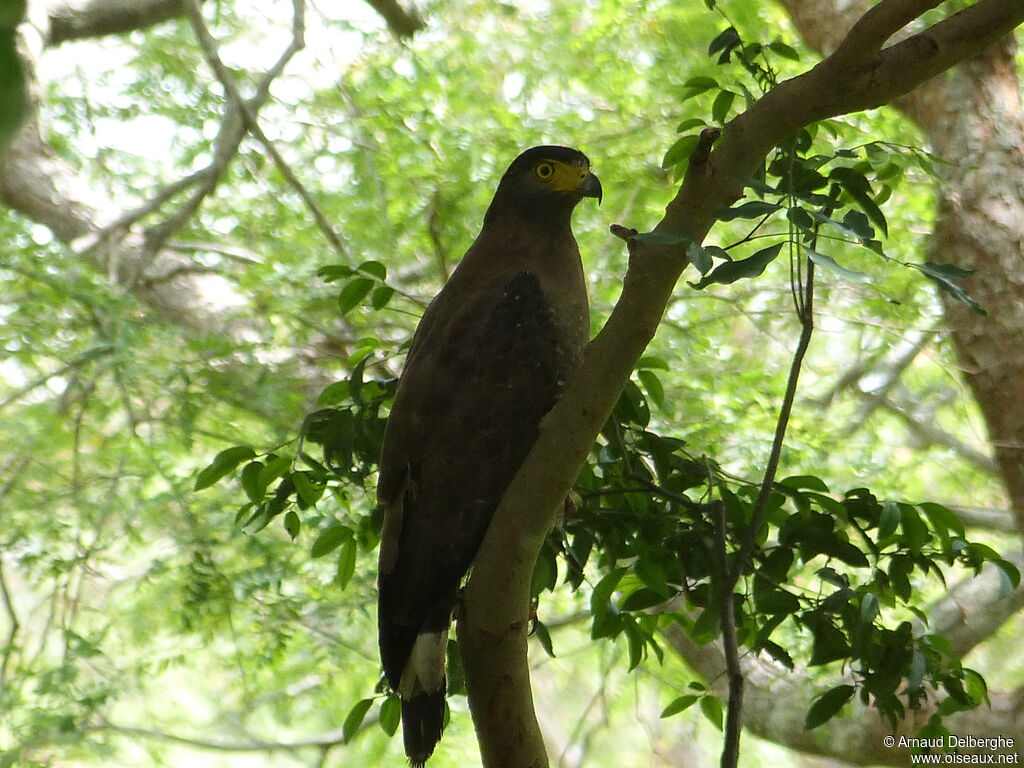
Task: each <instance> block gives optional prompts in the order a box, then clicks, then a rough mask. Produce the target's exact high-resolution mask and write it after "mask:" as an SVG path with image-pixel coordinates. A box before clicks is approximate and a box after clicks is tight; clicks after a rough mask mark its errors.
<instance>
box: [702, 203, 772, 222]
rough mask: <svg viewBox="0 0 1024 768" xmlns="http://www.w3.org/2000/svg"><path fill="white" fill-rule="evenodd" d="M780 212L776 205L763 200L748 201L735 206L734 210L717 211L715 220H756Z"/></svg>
mask: <svg viewBox="0 0 1024 768" xmlns="http://www.w3.org/2000/svg"><path fill="white" fill-rule="evenodd" d="M779 210H782V206H781V205H779V204H778V203H769V202H766V201H764V200H749V201H748V202H746V203H742V204H740V205H737V206H736V207H735V208H727V209H726V210H724V211H719V212H718V213H717V214H716V215H715V218H716V219H718V220H719V221H733V220H735V219H758V218H760V217H762V216H768V215H770V214H772V213H775V212H776V211H779Z"/></svg>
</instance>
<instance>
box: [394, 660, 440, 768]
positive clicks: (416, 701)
mask: <svg viewBox="0 0 1024 768" xmlns="http://www.w3.org/2000/svg"><path fill="white" fill-rule="evenodd" d="M444 694H445V680H444V678H441V687H440V688H438V689H437V690H436V691H431V692H425V693H418V694H416V695H415V696H413V697H412V698H411V699H402V738H403V740H404V741H405V754H406V756H407V757H408V758H409V764H410V765H411V766H412V767H413V768H423V764H424V763H425V762H426V761H427V758H428V757H430V756H431V754H433V752H434V747H435V746H437V742H438V741H440V740H441V731H443V730H444Z"/></svg>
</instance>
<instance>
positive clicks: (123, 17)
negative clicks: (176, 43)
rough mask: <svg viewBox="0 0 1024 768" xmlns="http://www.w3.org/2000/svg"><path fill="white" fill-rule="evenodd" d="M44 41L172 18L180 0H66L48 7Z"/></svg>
mask: <svg viewBox="0 0 1024 768" xmlns="http://www.w3.org/2000/svg"><path fill="white" fill-rule="evenodd" d="M47 11H48V16H49V19H48V21H49V26H50V28H49V30H48V33H47V36H46V43H47V45H50V46H56V45H60V44H61V43H66V42H69V41H71V40H82V39H85V38H89V37H103V36H105V35H121V34H124V33H125V32H131V31H133V30H136V29H145V28H146V27H151V26H153V25H154V24H159V23H161V22H164V21H167V20H169V19H173V18H174V17H176V16H180V15H181V13H182V0H65V1H64V2H61V3H57V4H53V5H50V6H49V8H48V9H47Z"/></svg>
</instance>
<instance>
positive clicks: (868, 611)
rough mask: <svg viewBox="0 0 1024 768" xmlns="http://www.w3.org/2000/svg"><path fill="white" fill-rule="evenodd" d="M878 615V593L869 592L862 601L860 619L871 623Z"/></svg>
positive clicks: (864, 622)
mask: <svg viewBox="0 0 1024 768" xmlns="http://www.w3.org/2000/svg"><path fill="white" fill-rule="evenodd" d="M876 616H878V595H876V594H875V593H874V592H868V593H867V594H865V595H864V597H863V599H862V600H861V601H860V620H861V623H862V624H870V623H872V622H873V621H874V620H875V617H876Z"/></svg>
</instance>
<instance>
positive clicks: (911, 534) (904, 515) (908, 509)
mask: <svg viewBox="0 0 1024 768" xmlns="http://www.w3.org/2000/svg"><path fill="white" fill-rule="evenodd" d="M900 513H901V516H900V528H901V529H902V530H903V538H904V541H905V542H906V545H907V548H908V549H910V551H911V552H920V551H921V549H922V547H924V545H925V544H927V543H928V540H929V539H930V538H931V534H930V533H929V532H928V526H927V525H925V524H924V521H923V520H922V519H921V516H920V515H919V514H917V510H916V509H914V508H913V507H912V506H910V505H909V504H901V505H900Z"/></svg>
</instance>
